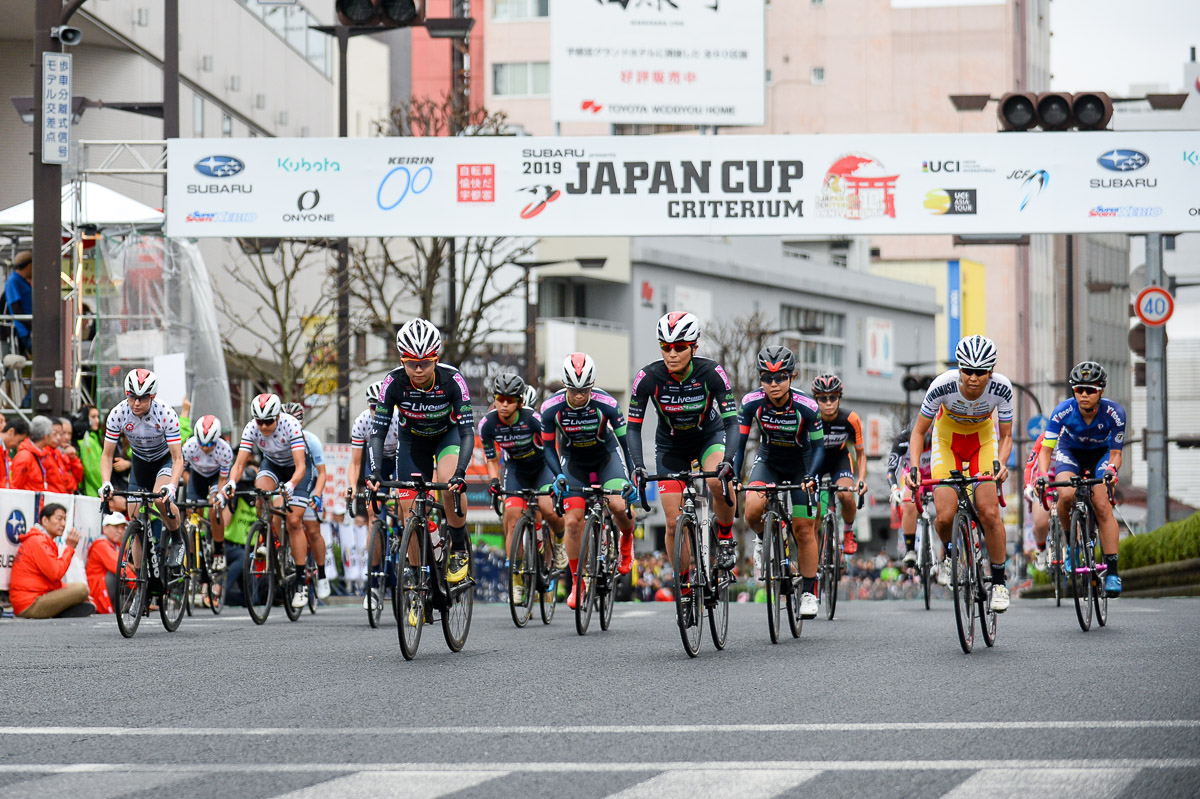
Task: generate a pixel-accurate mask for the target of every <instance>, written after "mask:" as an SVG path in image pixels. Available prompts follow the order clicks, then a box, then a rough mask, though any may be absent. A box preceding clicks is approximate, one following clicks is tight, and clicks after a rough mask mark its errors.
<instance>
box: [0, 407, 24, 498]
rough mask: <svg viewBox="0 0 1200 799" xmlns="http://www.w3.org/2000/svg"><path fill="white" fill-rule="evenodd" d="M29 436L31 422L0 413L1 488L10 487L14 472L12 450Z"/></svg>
mask: <svg viewBox="0 0 1200 799" xmlns="http://www.w3.org/2000/svg"><path fill="white" fill-rule="evenodd" d="M27 438H29V422H27V421H25V420H24V419H22V418H21V417H20V416H17V417H15V418H13V419H11V420H9V419H6V418H5V417H4V415H3V414H0V488H8V487H9V486H8V482H9V480H8V478H9V475H11V474H12V457H11V455H12V451H13V450H14V449H16V448H17V447H19V446H21V442H22V441H24V440H25V439H27Z"/></svg>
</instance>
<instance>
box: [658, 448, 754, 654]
mask: <svg viewBox="0 0 1200 799" xmlns="http://www.w3.org/2000/svg"><path fill="white" fill-rule="evenodd" d="M716 476H717V472H715V471H712V472H705V471H688V472H675V473H670V474H652V475H649V476H647V477H646V482H650V481H651V480H655V481H665V480H672V481H677V482H680V483H682V484H683V493H682V494H681V495H680V498H679V511H680V512H679V517H678V519H677V520H676V522H675V551H674V552H673V553H672V560H671V567H672V568H673V569H674V571H675V621H676V623H677V624H678V625H679V637H680V638H681V639H682V640H683V649H684V651H685V652H687V653H688V657H696V656H697V655H698V654H700V641H701V639H702V638H703V637H704V627H703V625H704V616H705V615H706V614H705V612H704V611H705V610H706V609H707V610H708V613H707V615H708V627H709V631H710V632H711V633H712V638H713V646H715V647H716V648H717V649H718V650H721V649H724V648H725V644H726V642H727V640H728V637H729V586H730V585H731V584H732V583H733V574H732V571H730V570H727V569H721V568H718V567H717V563H716V553H717V524H716V518H715V516H714V514H713V512H712V510H711V508H709V505H708V500H707V498H706V497H705V495H704V493H703V491H704V483H703V482H702V481H704V480H708V479H710V478H713V477H716ZM697 485H699V486H700V488H699V489H698V488H697ZM721 488H722V494H723V496H724V499H725V501H726V503H728V504H729V505H733V504H734V503H733V495H732V493H731V490H730V486H729V482H723V483H722V484H721ZM642 508H643V509H644V510H646V511H647V512H649V511H650V504H649V502H648V501H647V500H646V498H645V492H644V491H643V496H642ZM685 554H686V555H687V559H688V561H689V562H690V564H691V569H690V571H689V570H685V569H684V568H683V563H684V556H685Z"/></svg>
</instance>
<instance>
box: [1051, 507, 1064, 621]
mask: <svg viewBox="0 0 1200 799" xmlns="http://www.w3.org/2000/svg"><path fill="white" fill-rule="evenodd" d="M1048 538H1049V540H1048V542H1047V549H1048V550H1049V551H1048V552H1047V553H1046V558H1047V559H1048V560H1049V561H1050V582H1052V583H1054V606H1055V607H1062V601H1063V595H1064V594H1066V593H1067V579H1066V570H1065V568H1064V565H1063V562H1064V560H1065V559H1066V551H1067V534H1066V533H1065V532H1063V529H1062V522H1061V521H1060V520H1059V518H1058V509H1057V508H1051V509H1050V535H1049V536H1048Z"/></svg>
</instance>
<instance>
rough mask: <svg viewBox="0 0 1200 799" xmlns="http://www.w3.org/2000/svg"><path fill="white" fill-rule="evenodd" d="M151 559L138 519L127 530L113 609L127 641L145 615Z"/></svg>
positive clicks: (120, 558) (127, 526) (122, 539)
mask: <svg viewBox="0 0 1200 799" xmlns="http://www.w3.org/2000/svg"><path fill="white" fill-rule="evenodd" d="M148 564H149V558H147V557H146V532H145V528H143V527H142V523H141V522H140V521H138V520H137V519H134V520H133V521H131V522H129V524H128V525H126V527H125V535H124V536H123V537H122V538H121V550H120V553H119V554H118V555H117V575H118V579H117V595H116V596H115V597H113V609H114V610H115V611H116V614H117V629H119V630H120V631H121V635H123V636H125V637H126V638H132V637H133V634H134V633H136V632H137V628H138V624H140V623H141V621H142V615H143V614H144V613H145V612H146V601H147V598H148V594H149V572H150V569H149V567H148Z"/></svg>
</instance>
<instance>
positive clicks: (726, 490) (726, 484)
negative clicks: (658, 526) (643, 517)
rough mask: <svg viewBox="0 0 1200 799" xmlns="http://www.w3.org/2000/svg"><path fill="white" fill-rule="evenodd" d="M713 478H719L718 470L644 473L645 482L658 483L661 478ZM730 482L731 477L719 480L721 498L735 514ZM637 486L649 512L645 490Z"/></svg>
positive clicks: (684, 481)
mask: <svg viewBox="0 0 1200 799" xmlns="http://www.w3.org/2000/svg"><path fill="white" fill-rule="evenodd" d="M713 478H718V479H719V478H720V472H716V471H712V472H706V471H699V472H691V471H688V472H671V473H667V474H648V475H646V482H647V483H649V482H655V483H658V482H662V481H663V480H675V481H677V482H680V483H693V482H695V481H696V480H711V479H713ZM732 482H733V478H732V477H729V478H727V479H724V480H721V498H722V499H724V500H725V504H726V505H732V506H733V508H734V513H735V514H736V513H737V505H736V504H735V503H734V501H733V494H732V491H731V489H730V484H731V483H732ZM635 487H636V486H635ZM637 488H638V491H639V492H640V493H641V495H642V497H641V501H642V507H643V508H644V509H645V510H646V512H647V513H649V512H650V503H649V502H648V501H647V500H646V492H645V491H644V490H642V489H641V487H637Z"/></svg>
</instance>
